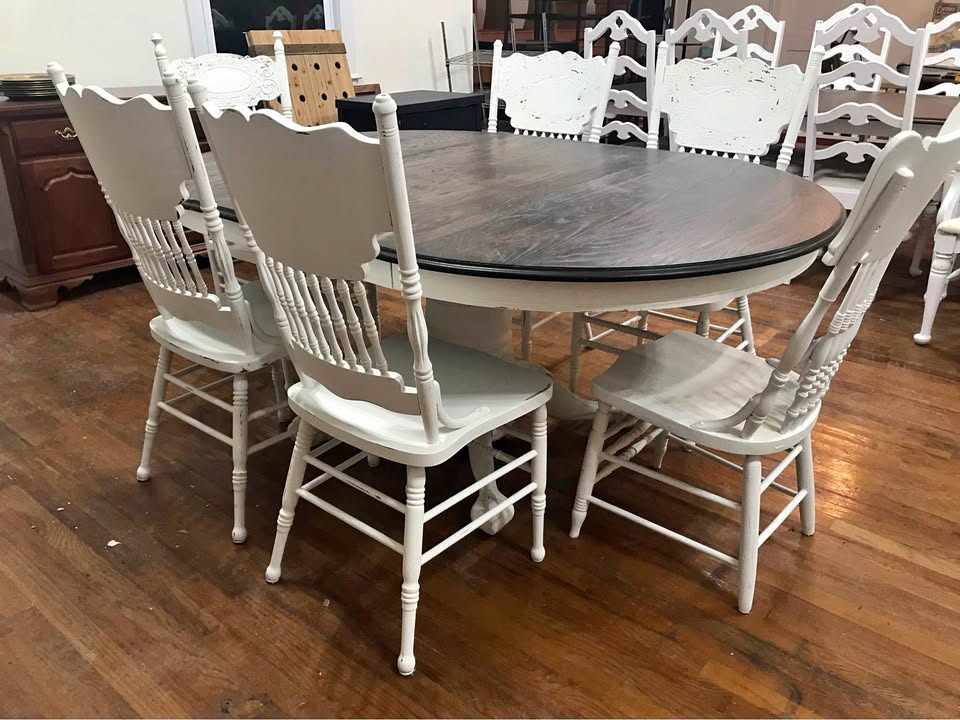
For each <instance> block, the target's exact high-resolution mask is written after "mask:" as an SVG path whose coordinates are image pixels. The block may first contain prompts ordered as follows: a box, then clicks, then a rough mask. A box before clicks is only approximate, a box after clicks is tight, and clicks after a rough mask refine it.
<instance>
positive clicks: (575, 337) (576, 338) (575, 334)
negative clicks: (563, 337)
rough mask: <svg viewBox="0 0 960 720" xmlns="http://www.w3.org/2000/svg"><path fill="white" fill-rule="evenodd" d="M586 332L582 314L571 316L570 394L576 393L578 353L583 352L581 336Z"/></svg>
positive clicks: (578, 369) (578, 374)
mask: <svg viewBox="0 0 960 720" xmlns="http://www.w3.org/2000/svg"><path fill="white" fill-rule="evenodd" d="M585 331H586V319H585V318H584V316H583V313H574V314H573V327H572V329H571V330H570V385H569V387H570V392H572V393H575V392H577V382H578V381H579V379H580V353H581V352H583V345H582V343H583V335H584V332H585Z"/></svg>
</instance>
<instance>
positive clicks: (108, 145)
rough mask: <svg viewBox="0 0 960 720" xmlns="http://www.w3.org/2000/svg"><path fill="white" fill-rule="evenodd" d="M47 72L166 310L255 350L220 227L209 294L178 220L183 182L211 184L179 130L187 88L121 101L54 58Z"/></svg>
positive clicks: (209, 211) (210, 248)
mask: <svg viewBox="0 0 960 720" xmlns="http://www.w3.org/2000/svg"><path fill="white" fill-rule="evenodd" d="M48 73H49V74H50V77H51V79H52V80H53V82H54V85H55V86H56V87H57V90H58V92H59V93H60V97H61V101H62V103H63V106H64V108H65V109H66V111H67V115H68V116H69V118H70V123H71V125H72V126H73V127H74V129H75V130H76V131H77V135H78V137H79V139H80V143H81V145H82V146H83V149H84V153H85V154H86V156H87V158H88V159H89V161H90V164H91V166H92V167H93V171H94V173H95V174H96V176H97V179H98V181H99V183H100V186H101V188H102V189H103V193H104V197H105V198H106V199H107V203H108V204H109V206H110V207H111V209H112V210H113V212H114V215H115V217H116V218H117V225H118V227H119V228H120V232H121V234H122V235H123V236H124V239H125V240H126V241H127V244H128V245H129V246H130V251H131V254H132V256H133V259H134V262H135V263H136V266H137V268H138V269H139V271H140V274H141V276H142V278H143V280H144V284H145V285H146V287H147V290H148V291H149V293H150V296H151V298H152V299H153V301H154V303H155V304H156V305H157V308H158V310H159V311H160V314H161V315H162V316H163V317H164V318H166V319H167V320H176V321H180V322H181V323H186V324H190V325H198V326H202V327H205V328H206V329H207V330H209V331H212V332H213V333H214V334H216V335H217V336H219V337H221V338H222V339H223V340H225V341H227V342H229V343H230V344H232V345H233V346H234V347H236V348H237V349H238V350H239V351H241V352H253V350H254V336H253V329H252V325H251V318H250V311H249V307H248V305H247V303H246V301H245V300H244V298H243V294H242V292H241V289H240V285H239V283H238V282H237V280H236V277H235V275H234V274H233V266H232V264H230V263H229V262H227V263H225V262H224V258H229V251H228V249H227V247H226V243H225V241H224V239H223V236H222V232H220V233H219V234H217V233H213V234H212V235H210V236H208V237H206V238H205V243H206V247H207V252H208V255H209V256H210V257H211V265H214V264H215V263H216V267H217V273H216V274H219V276H220V277H221V278H222V279H223V285H222V286H219V287H216V288H215V289H214V291H213V292H211V291H210V290H209V289H208V287H207V283H206V281H205V280H204V277H203V274H202V273H201V272H200V269H199V267H198V265H197V261H196V257H195V255H194V253H193V250H192V249H191V247H190V243H189V241H188V239H187V237H186V234H185V233H184V230H183V226H182V225H181V223H180V212H181V211H182V208H181V205H180V204H181V202H182V201H183V200H184V199H186V197H187V195H186V192H185V183H186V182H187V181H189V180H192V181H194V183H195V184H196V185H197V186H198V188H199V187H201V186H202V185H203V183H204V182H205V181H206V175H205V171H204V174H203V175H202V177H200V176H197V175H196V174H195V171H196V167H197V166H196V164H195V163H194V162H192V159H191V156H190V153H189V152H186V151H188V150H192V151H194V152H195V154H196V157H197V158H199V157H200V149H199V146H198V145H197V146H196V147H194V148H188V147H187V146H186V144H185V142H184V141H183V140H182V139H181V136H180V133H179V132H178V119H177V117H176V114H177V112H176V108H177V102H178V101H179V102H180V103H181V105H182V104H183V103H182V100H183V98H182V96H183V88H182V87H181V86H180V85H179V84H178V83H177V82H176V81H174V80H172V76H171V77H170V78H168V79H169V80H170V82H171V83H172V85H174V86H176V88H177V91H176V92H175V93H174V95H173V96H172V100H171V103H170V105H162V104H160V103H159V102H157V101H156V100H155V99H154V98H153V97H150V96H147V95H143V96H140V97H136V98H133V99H131V100H126V101H121V100H119V99H118V98H115V97H113V96H112V95H110V94H109V93H107V92H105V91H104V90H102V89H100V88H98V87H83V86H82V85H73V86H70V85H68V84H67V82H66V77H65V75H64V73H63V69H62V68H61V67H60V66H59V65H57V64H56V63H51V64H50V65H49V66H48ZM168 89H169V88H168ZM177 93H179V97H178V96H177ZM187 121H189V112H187ZM201 166H202V162H201ZM206 191H207V192H206V193H203V192H202V193H201V195H208V203H207V207H206V210H205V216H209V218H210V220H211V222H213V223H214V224H215V225H216V224H218V225H219V227H220V229H221V230H222V222H221V221H220V219H219V213H218V212H217V209H216V203H215V202H213V201H212V197H213V193H212V190H210V188H209V183H208V182H207V187H206ZM216 274H215V276H216Z"/></svg>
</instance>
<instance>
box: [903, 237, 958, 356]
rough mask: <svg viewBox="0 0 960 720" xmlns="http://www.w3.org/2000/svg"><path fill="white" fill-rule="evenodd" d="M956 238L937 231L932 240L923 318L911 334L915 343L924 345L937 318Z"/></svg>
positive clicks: (954, 251)
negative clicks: (913, 333) (931, 256)
mask: <svg viewBox="0 0 960 720" xmlns="http://www.w3.org/2000/svg"><path fill="white" fill-rule="evenodd" d="M956 243H957V241H956V239H955V238H953V237H952V236H949V235H942V234H940V233H937V235H936V236H935V238H934V241H933V260H932V261H931V262H930V275H929V276H928V278H927V291H926V292H925V293H924V295H923V320H922V321H921V323H920V332H918V333H917V334H916V335H914V336H913V341H914V342H915V343H917V345H926V344H927V343H929V342H930V338H931V337H932V335H933V321H934V320H935V319H936V318H937V310H939V309H940V302H941V301H942V300H943V298H944V297H945V296H946V294H947V284H948V283H949V282H950V278H949V276H950V272H951V271H952V270H953V262H954V258H955V257H956Z"/></svg>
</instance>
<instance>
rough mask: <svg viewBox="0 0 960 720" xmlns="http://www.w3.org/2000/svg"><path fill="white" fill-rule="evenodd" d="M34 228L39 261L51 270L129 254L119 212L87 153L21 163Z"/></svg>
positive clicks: (75, 266)
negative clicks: (102, 187)
mask: <svg viewBox="0 0 960 720" xmlns="http://www.w3.org/2000/svg"><path fill="white" fill-rule="evenodd" d="M20 177H21V180H22V182H23V189H24V194H25V195H26V199H27V208H28V211H29V213H30V220H31V223H32V225H33V227H34V231H35V236H36V247H37V264H38V265H39V267H40V270H41V271H42V272H45V273H54V272H60V271H63V270H71V269H73V268H78V267H85V266H94V265H100V264H103V263H108V262H112V261H115V260H122V259H123V258H126V257H129V255H130V252H129V250H128V248H127V245H126V242H125V241H124V239H123V237H122V236H121V235H120V230H119V228H117V224H116V220H115V219H114V217H113V211H111V210H110V208H109V207H108V206H107V202H106V200H105V199H104V197H103V193H102V192H101V191H100V185H99V183H98V182H97V178H96V176H95V175H94V174H93V170H92V169H91V168H90V164H89V163H88V162H87V159H86V157H84V156H83V155H67V156H59V157H47V158H36V159H33V160H26V161H23V162H21V163H20Z"/></svg>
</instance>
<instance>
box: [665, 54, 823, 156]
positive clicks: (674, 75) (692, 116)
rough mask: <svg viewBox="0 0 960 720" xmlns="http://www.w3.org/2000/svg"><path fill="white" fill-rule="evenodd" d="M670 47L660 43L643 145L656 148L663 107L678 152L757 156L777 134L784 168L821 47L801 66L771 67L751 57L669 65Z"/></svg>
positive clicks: (760, 154)
mask: <svg viewBox="0 0 960 720" xmlns="http://www.w3.org/2000/svg"><path fill="white" fill-rule="evenodd" d="M670 52H671V51H670V47H669V46H668V45H667V44H666V43H665V42H664V43H661V45H660V50H659V58H658V64H657V88H658V91H657V95H656V97H655V98H654V109H653V111H652V112H651V113H650V138H649V139H648V141H647V147H648V148H651V149H655V148H657V147H658V137H657V135H658V132H657V130H658V128H659V126H660V115H661V114H664V115H667V116H668V117H669V118H670V132H671V140H672V146H675V147H676V149H678V150H681V151H684V150H686V151H689V152H693V153H699V154H709V155H714V156H717V155H719V156H722V157H730V158H736V159H742V160H745V161H748V162H755V163H759V162H760V158H761V157H762V156H764V155H766V154H767V152H769V150H770V146H771V145H773V144H774V143H776V142H779V141H780V140H781V138H782V139H783V142H782V145H781V152H780V154H779V156H778V159H777V167H778V168H779V169H781V170H785V169H786V168H787V166H788V165H789V164H790V159H791V157H792V156H793V149H794V146H795V145H796V139H797V135H798V134H799V132H800V125H801V123H802V121H803V116H804V113H805V111H806V106H807V101H808V98H809V96H810V95H811V93H812V92H813V89H814V87H815V83H816V79H817V77H818V76H819V73H820V59H821V58H822V57H823V49H822V48H817V49H815V50H814V51H813V52H811V53H810V57H809V59H808V62H807V69H806V72H801V70H800V68H799V67H797V66H796V65H786V66H781V67H773V66H771V65H768V64H767V63H765V62H764V61H762V60H758V59H756V58H749V59H747V60H741V59H740V58H734V57H729V58H724V59H722V60H692V59H690V60H681V61H680V62H679V63H676V64H673V63H670V62H669V55H670ZM784 130H786V134H785V135H784Z"/></svg>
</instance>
